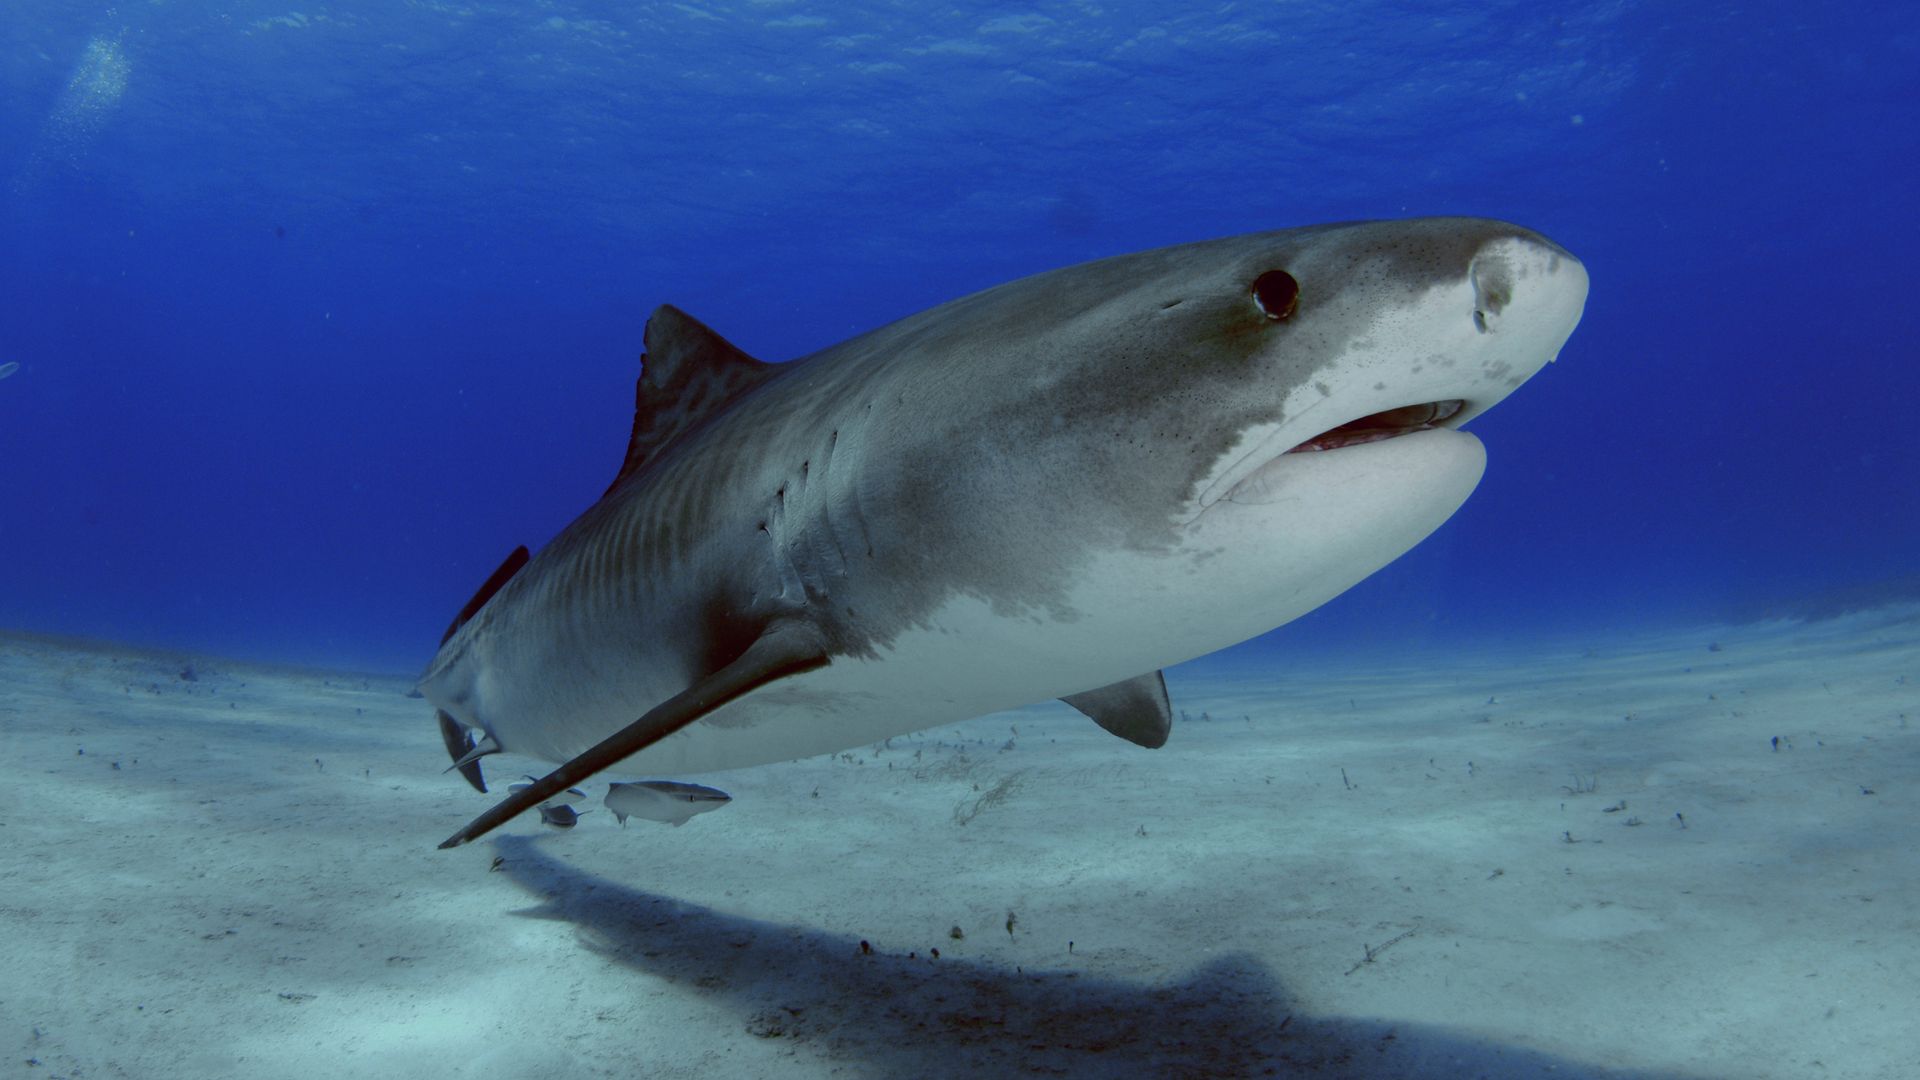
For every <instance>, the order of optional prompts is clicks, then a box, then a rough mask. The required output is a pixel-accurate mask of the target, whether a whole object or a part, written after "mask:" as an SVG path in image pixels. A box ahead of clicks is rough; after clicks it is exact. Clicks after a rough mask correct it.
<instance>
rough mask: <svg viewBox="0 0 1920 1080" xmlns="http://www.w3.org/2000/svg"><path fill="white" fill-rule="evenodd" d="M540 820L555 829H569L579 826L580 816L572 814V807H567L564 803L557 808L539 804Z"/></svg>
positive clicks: (549, 804) (547, 804)
mask: <svg viewBox="0 0 1920 1080" xmlns="http://www.w3.org/2000/svg"><path fill="white" fill-rule="evenodd" d="M540 820H541V821H542V822H543V823H545V824H547V825H551V826H553V827H554V828H556V829H571V828H573V827H574V826H575V825H577V824H579V822H580V815H579V814H576V813H574V811H573V807H571V806H568V805H567V804H566V803H561V804H560V805H558V806H555V805H553V804H552V803H541V804H540Z"/></svg>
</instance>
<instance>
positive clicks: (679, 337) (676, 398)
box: [607, 304, 776, 491]
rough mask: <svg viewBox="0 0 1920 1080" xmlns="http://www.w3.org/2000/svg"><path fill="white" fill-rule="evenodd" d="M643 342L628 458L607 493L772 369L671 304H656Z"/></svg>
mask: <svg viewBox="0 0 1920 1080" xmlns="http://www.w3.org/2000/svg"><path fill="white" fill-rule="evenodd" d="M646 343H647V351H646V353H645V354H644V355H642V356H641V357H640V381H639V383H638V385H636V386H635V388H634V395H633V396H634V401H633V435H632V437H631V438H630V439H628V441H627V460H626V461H625V462H624V463H623V464H622V465H621V466H620V475H618V476H616V477H614V478H613V483H612V484H611V485H609V486H608V488H607V490H608V491H612V490H613V489H614V488H616V487H619V486H620V481H622V480H625V479H626V478H627V477H628V476H630V475H632V474H633V473H634V472H635V471H637V470H638V469H640V468H641V467H642V466H644V465H646V464H647V463H648V462H650V461H652V460H653V459H654V458H655V457H657V456H659V454H660V451H661V449H662V448H663V447H665V446H666V445H667V444H668V443H671V442H673V440H675V439H677V438H679V437H680V436H682V435H685V434H686V433H687V432H689V431H692V430H693V429H694V428H697V427H699V426H700V425H701V424H703V423H705V422H706V421H707V419H708V418H709V417H711V416H713V415H714V414H715V413H717V412H719V411H720V410H721V409H722V408H724V407H725V406H726V405H727V404H728V403H729V402H731V401H733V400H735V399H736V398H738V397H739V396H740V395H742V394H744V393H746V392H747V391H749V390H752V389H753V388H754V387H756V386H759V385H760V384H761V383H762V382H764V381H765V380H766V378H767V376H768V375H771V374H772V373H773V372H774V371H775V370H776V366H775V365H773V364H768V363H763V362H761V361H759V360H755V359H754V358H753V357H751V356H748V355H747V354H746V353H743V352H741V351H740V350H739V349H736V348H734V347H733V345H732V344H731V343H730V342H728V341H727V340H726V339H725V338H723V337H721V336H720V335H719V334H716V333H714V332H713V331H712V330H709V329H708V328H707V327H706V325H705V324H703V323H701V322H700V321H699V320H698V319H695V318H694V317H693V316H691V315H689V314H687V313H686V312H684V311H681V310H680V309H679V308H677V307H674V306H673V305H671V304H662V305H660V307H659V308H657V309H655V311H654V313H653V317H652V318H650V319H648V320H647V333H646Z"/></svg>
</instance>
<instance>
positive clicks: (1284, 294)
mask: <svg viewBox="0 0 1920 1080" xmlns="http://www.w3.org/2000/svg"><path fill="white" fill-rule="evenodd" d="M1253 302H1254V303H1256V304H1259V305H1260V310H1261V311H1263V312H1265V313H1266V316H1267V318H1269V319H1272V320H1273V321H1274V322H1280V321H1281V320H1283V319H1286V318H1288V317H1290V316H1291V315H1292V314H1293V311H1294V309H1295V308H1297V307H1299V306H1300V283H1299V282H1297V281H1295V280H1293V275H1292V274H1289V273H1287V272H1286V271H1285V270H1269V271H1267V272H1266V273H1264V274H1261V275H1260V276H1259V277H1257V278H1254V279H1253Z"/></svg>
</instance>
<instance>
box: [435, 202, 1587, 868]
mask: <svg viewBox="0 0 1920 1080" xmlns="http://www.w3.org/2000/svg"><path fill="white" fill-rule="evenodd" d="M1586 295H1587V273H1586V269H1585V267H1584V266H1582V265H1581V263H1580V261H1579V260H1578V259H1576V258H1575V257H1573V256H1572V255H1571V254H1569V253H1568V252H1567V251H1566V250H1565V249H1563V248H1561V247H1560V246H1558V245H1557V244H1555V243H1553V242H1552V241H1550V240H1548V239H1546V238H1545V237H1543V236H1541V235H1539V234H1537V233H1534V232H1531V231H1529V230H1527V229H1524V228H1521V227H1519V226H1516V225H1511V224H1507V223H1504V222H1500V221H1493V220H1485V219H1478V218H1422V219H1414V220H1402V221H1372V222H1355V223H1342V224H1332V225H1319V226H1312V227H1308V228H1299V229H1288V230H1283V231H1278V232H1265V233H1256V234H1252V235H1244V236H1236V237H1231V238H1227V239H1219V240H1210V241H1204V242H1200V243H1192V244H1185V245H1180V246H1175V247H1166V248H1160V249H1157V250H1152V251H1145V252H1140V253H1137V254H1131V255H1122V256H1117V257H1113V258H1107V259H1101V260H1099V261H1095V262H1090V263H1085V264H1082V265H1078V266H1071V267H1067V268H1065V269H1059V270H1054V271H1051V272H1048V273H1042V274H1038V275H1036V276H1033V277H1028V278H1024V279H1022V280H1018V281H1014V282H1012V283H1009V284H1005V285H1001V286H998V287H996V288H991V289H987V290H986V291H984V292H979V293H975V294H973V295H971V296H967V297H963V298H961V299H958V300H954V301H951V302H949V303H946V304H942V305H940V306H938V307H935V308H931V309H929V310H927V311H924V312H921V313H919V314H916V315H912V316H909V317H907V318H904V319H901V320H900V321H898V322H895V323H892V324H890V325H887V326H884V327H881V328H880V329H878V330H874V331H871V332H869V333H866V334H863V335H861V336H859V337H855V338H853V339H851V340H848V341H846V342H843V343H841V344H838V345H835V346H832V347H830V348H827V349H824V350H822V351H820V352H817V353H814V354H812V355H809V356H806V357H802V358H800V359H796V360H792V361H789V362H785V363H777V364H774V363H764V362H762V361H759V360H756V359H754V358H753V357H750V356H748V355H746V354H745V353H743V352H742V351H740V350H739V349H737V348H735V347H734V346H733V345H731V344H729V343H728V342H727V341H726V340H725V339H723V338H721V337H720V336H719V335H718V334H716V333H715V332H714V331H712V330H710V329H708V328H707V327H706V326H704V325H702V324H701V323H699V322H697V321H695V320H694V319H693V318H691V317H690V316H688V315H686V314H685V313H683V312H681V311H680V310H678V309H676V308H673V307H670V306H663V307H661V308H659V309H658V310H656V311H655V312H654V313H653V315H652V317H651V318H650V319H649V321H648V323H647V327H646V331H645V353H644V355H643V357H642V364H641V372H640V376H639V383H638V389H637V392H636V407H635V410H634V421H633V430H632V436H631V440H630V442H629V445H628V448H627V454H626V459H625V462H624V463H623V465H622V466H621V468H620V470H619V473H618V475H617V476H616V478H615V479H614V481H613V483H612V485H611V486H610V487H609V488H608V489H607V490H606V492H605V494H603V495H602V496H601V497H600V499H599V501H598V502H596V503H594V505H593V506H591V507H589V508H588V509H587V511H586V512H585V513H583V514H582V515H581V516H580V517H579V518H578V519H577V520H575V521H574V522H573V523H572V524H570V525H569V526H567V528H566V529H564V530H563V531H562V532H561V533H560V534H559V535H558V536H557V537H555V538H554V540H553V541H552V542H551V543H549V544H548V545H547V546H546V547H545V548H544V549H543V550H541V551H540V552H539V554H538V555H533V556H529V555H528V553H527V550H526V549H525V548H521V549H519V550H517V551H515V552H514V553H513V554H512V555H511V556H510V557H509V558H508V559H507V561H506V562H504V563H503V564H502V565H501V566H500V568H499V569H498V570H497V571H496V572H495V573H494V575H493V576H492V577H491V578H489V579H488V581H487V582H486V583H485V584H484V585H483V586H482V588H481V589H480V591H479V592H478V593H477V594H476V595H475V596H474V597H473V599H472V600H471V601H470V602H469V603H468V604H467V605H466V607H465V608H464V609H463V610H462V611H461V612H460V614H459V615H458V617H456V618H455V620H454V622H453V625H452V626H451V627H450V628H449V629H448V631H447V634H446V636H445V637H444V638H443V639H442V643H441V647H440V650H439V652H438V654H437V655H436V656H435V657H434V658H433V660H432V662H431V663H430V664H429V665H428V667H427V669H426V671H425V673H424V674H423V675H422V677H421V679H420V682H419V690H420V692H421V694H422V695H423V696H424V697H426V698H427V699H428V700H429V701H430V702H431V703H432V704H433V705H434V706H436V708H437V710H438V717H439V721H440V727H441V733H442V736H443V738H444V740H445V742H446V745H447V749H448V752H449V753H450V754H451V755H452V756H453V758H454V764H455V767H457V768H459V770H460V771H461V773H462V774H463V775H464V776H465V777H466V778H467V780H468V781H469V782H470V783H471V784H472V785H473V786H474V787H475V788H476V789H478V790H480V791H482V792H484V791H485V790H486V786H485V781H484V778H483V777H482V775H481V772H480V764H479V761H480V758H482V757H484V756H485V755H487V754H490V753H496V752H500V751H511V752H514V753H518V754H523V755H527V756H530V757H533V758H537V759H544V760H546V761H550V762H556V763H560V764H559V767H558V768H556V769H554V770H553V771H552V772H550V773H549V774H547V775H546V776H545V777H543V778H542V779H540V780H539V781H538V782H535V783H532V784H528V785H526V786H524V787H521V788H519V789H518V790H516V791H515V792H514V793H513V794H512V795H511V797H509V798H507V799H506V800H504V801H503V802H500V803H499V804H498V805H496V806H494V807H493V808H492V809H490V810H488V811H487V812H486V813H484V814H482V815H480V816H479V817H478V818H476V819H475V820H474V821H473V822H472V823H470V824H468V825H467V826H466V827H465V828H463V829H461V830H460V831H459V832H457V833H455V834H454V835H453V836H451V837H449V838H448V839H447V841H446V842H445V843H443V844H441V845H440V846H441V847H443V848H445V847H454V846H457V845H460V844H463V843H466V842H468V841H470V840H473V839H475V838H476V837H479V836H481V835H483V834H485V833H486V832H488V831H490V830H491V829H493V828H495V827H496V826H498V825H500V824H501V823H502V822H505V821H507V820H508V819H510V818H512V817H514V816H515V815H517V814H519V813H521V812H522V811H524V810H526V809H528V808H530V807H534V806H537V805H539V804H541V803H542V802H543V801H545V800H547V799H549V798H551V797H552V796H554V795H555V794H556V793H558V792H562V791H565V790H566V789H568V788H571V787H573V786H574V785H576V784H579V783H580V782H582V781H583V780H585V779H586V778H588V777H590V776H592V775H594V774H595V773H598V772H600V771H601V770H604V769H607V768H609V767H612V766H615V765H620V766H621V767H622V771H647V772H652V773H655V774H664V775H669V776H671V775H676V774H685V773H706V772H713V771H718V770H724V769H731V768H737V767H742V766H748V765H757V764H764V763H769V762H776V761H784V760H791V759H795V758H800V757H806V756H810V755H814V754H820V753H827V752H834V751H840V750H845V749H850V748H853V747H856V746H862V745H866V744H869V743H873V742H878V741H880V740H882V739H885V738H888V737H890V736H894V735H901V734H905V733H907V732H911V731H917V730H920V729H924V728H928V727H933V726H937V725H941V724H946V723H950V722H954V721H958V720H963V719H967V718H970V717H974V716H979V715H982V714H985V713H990V712H994V711H997V710H1001V709H1007V708H1013V707H1018V706H1022V705H1027V704H1031V703H1033V702H1036V701H1044V700H1047V699H1050V698H1060V699H1064V700H1065V701H1066V702H1067V703H1068V704H1070V705H1072V706H1073V707H1074V708H1076V709H1078V710H1079V711H1081V712H1082V713H1085V714H1086V715H1088V716H1089V717H1090V718H1092V719H1093V720H1094V721H1095V722H1097V723H1098V724H1099V725H1100V726H1102V727H1103V728H1105V729H1107V730H1108V731H1110V732H1113V733H1114V734H1116V735H1118V736H1120V737H1122V738H1124V739H1127V740H1130V741H1131V742H1134V743H1137V744H1139V745H1141V746H1146V747H1157V746H1160V745H1162V744H1163V743H1165V742H1166V740H1167V737H1168V734H1169V731H1170V728H1171V723H1170V716H1171V707H1170V703H1169V701H1168V697H1167V690H1166V684H1165V681H1164V679H1163V678H1162V677H1161V674H1160V671H1161V669H1162V668H1164V667H1166V666H1168V665H1171V664H1175V663H1179V662H1181V661H1184V660H1189V659H1192V658H1194V657H1198V656H1202V655H1205V654H1207V653H1210V652H1214V651H1216V650H1218V649H1222V648H1225V647H1228V646H1230V645H1234V644H1236V643H1238V642H1241V641H1245V640H1247V639H1248V638H1252V637H1255V636H1257V635H1259V634H1262V633H1265V632H1266V631H1268V630H1271V629H1273V628H1275V627H1277V626H1279V625H1281V624H1283V623H1286V622H1288V621H1290V620H1292V619H1294V618H1297V617H1298V616H1300V615H1302V614H1304V613H1306V612H1308V611H1310V610H1312V609H1314V608H1315V607H1318V606H1319V605H1321V604H1322V603H1325V602H1326V601H1327V600H1329V599H1331V598H1333V597H1334V596H1336V595H1338V594H1339V593H1341V592H1342V591H1344V590H1346V589H1348V588H1349V587H1351V586H1353V585H1354V584H1355V583H1357V582H1359V581H1360V580H1362V579H1363V578H1365V577H1367V576H1368V575H1369V574H1371V573H1373V572H1374V571H1375V570H1377V569H1379V568H1380V567H1382V566H1384V565H1386V564H1387V563H1388V562H1390V561H1392V560H1393V559H1395V558H1397V557H1398V556H1400V555H1401V554H1402V553H1404V552H1406V551H1407V550H1408V549H1409V548H1411V547H1413V546H1414V545H1415V544H1417V543H1418V542H1419V541H1420V540H1421V539H1423V538H1424V537H1426V536H1427V535H1428V534H1429V533H1431V532H1432V531H1433V530H1434V529H1436V528H1438V527H1439V526H1440V524H1441V523H1442V522H1444V521H1446V520H1447V518H1448V517H1450V516H1451V515H1452V514H1453V513H1454V511H1455V510H1457V509H1458V508H1459V507H1460V505H1461V504H1462V503H1463V502H1464V501H1465V500H1466V498H1467V496H1468V495H1469V494H1470V493H1471V492H1472V491H1473V489H1474V487H1475V485H1477V484H1478V483H1479V480H1480V477H1481V474H1482V472H1483V470H1484V468H1485V463H1486V456H1485V450H1484V448H1483V446H1482V444H1481V442H1480V440H1479V439H1477V438H1476V437H1474V436H1473V435H1471V434H1469V433H1467V432H1465V431H1462V430H1461V427H1462V425H1464V424H1466V423H1467V422H1468V421H1470V420H1472V419H1473V418H1474V417H1477V416H1479V415H1480V414H1481V413H1483V412H1485V411H1486V410H1487V409H1489V408H1491V407H1493V406H1494V405H1495V404H1496V403H1498V402H1499V401H1501V400H1502V399H1503V398H1505V397H1506V396H1507V395H1508V394H1509V393H1511V392H1512V391H1513V390H1514V389H1515V388H1516V387H1518V386H1519V385H1520V384H1521V383H1523V382H1525V381H1526V380H1527V379H1528V378H1530V377H1531V376H1532V375H1533V374H1534V373H1535V372H1537V371H1539V370H1540V369H1541V368H1542V367H1543V366H1544V365H1545V364H1546V363H1547V362H1549V361H1551V360H1553V359H1554V358H1555V357H1556V356H1557V355H1558V354H1559V352H1560V349H1561V347H1562V345H1564V344H1565V342H1566V341H1567V338H1568V336H1569V335H1570V334H1571V333H1572V332H1573V329H1574V326H1575V324H1576V323H1577V322H1578V321H1579V319H1580V315H1581V313H1582V311H1583V309H1584V306H1585V302H1586Z"/></svg>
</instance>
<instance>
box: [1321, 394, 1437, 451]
mask: <svg viewBox="0 0 1920 1080" xmlns="http://www.w3.org/2000/svg"><path fill="white" fill-rule="evenodd" d="M1466 407H1467V403H1466V402H1464V401H1462V400H1460V399H1459V398H1449V399H1447V400H1445V401H1429V402H1427V403H1426V404H1424V405H1402V406H1401V407H1400V408H1397V409H1388V410H1386V411H1385V412H1377V413H1369V414H1368V415H1366V416H1363V417H1361V418H1360V419H1358V420H1350V421H1348V422H1347V423H1344V424H1341V425H1340V426H1339V427H1337V428H1334V429H1333V430H1331V431H1323V432H1321V433H1320V434H1318V435H1315V436H1314V437H1313V438H1311V439H1308V440H1307V441H1306V442H1303V443H1301V444H1300V445H1298V446H1296V447H1294V448H1293V449H1291V450H1289V451H1287V453H1289V454H1299V453H1304V452H1306V451H1309V450H1338V449H1340V448H1341V447H1343V446H1358V445H1360V444H1361V443H1370V442H1379V441H1380V440H1382V439H1391V438H1395V437H1397V436H1400V435H1411V434H1412V433H1414V432H1416V431H1431V430H1433V429H1434V428H1437V427H1440V426H1442V425H1444V424H1445V423H1446V422H1447V421H1448V420H1450V419H1452V418H1453V417H1455V416H1458V415H1459V414H1460V411H1461V410H1462V409H1464V408H1466Z"/></svg>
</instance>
